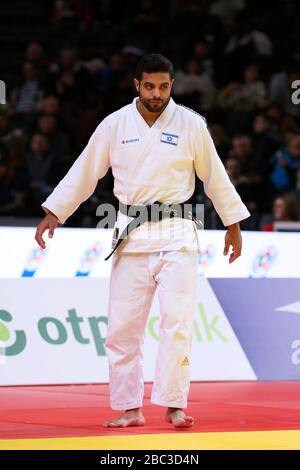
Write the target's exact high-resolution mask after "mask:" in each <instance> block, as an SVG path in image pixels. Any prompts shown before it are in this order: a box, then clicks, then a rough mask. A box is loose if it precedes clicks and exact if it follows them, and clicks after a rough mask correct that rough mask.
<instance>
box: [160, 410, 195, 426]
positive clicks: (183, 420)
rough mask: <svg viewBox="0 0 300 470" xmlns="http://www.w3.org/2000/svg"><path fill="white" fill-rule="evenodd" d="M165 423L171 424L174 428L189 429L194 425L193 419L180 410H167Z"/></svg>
mask: <svg viewBox="0 0 300 470" xmlns="http://www.w3.org/2000/svg"><path fill="white" fill-rule="evenodd" d="M166 421H167V423H172V424H173V426H174V427H175V428H191V427H192V426H193V424H194V418H193V417H192V416H187V415H186V414H185V412H184V411H183V410H182V409H181V408H168V409H167V412H166Z"/></svg>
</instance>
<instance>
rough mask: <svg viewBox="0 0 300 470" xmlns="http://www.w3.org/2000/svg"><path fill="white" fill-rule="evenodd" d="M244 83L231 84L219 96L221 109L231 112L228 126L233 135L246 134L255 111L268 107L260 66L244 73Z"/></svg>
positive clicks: (255, 66)
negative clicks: (237, 131)
mask: <svg viewBox="0 0 300 470" xmlns="http://www.w3.org/2000/svg"><path fill="white" fill-rule="evenodd" d="M243 76H244V80H243V83H238V82H231V83H229V85H227V86H226V87H225V88H223V89H222V90H221V92H220V94H219V96H218V102H219V105H220V107H221V108H223V109H224V110H229V111H230V112H229V113H228V114H227V116H226V126H227V128H229V129H230V133H231V134H233V133H234V132H236V130H239V131H240V132H245V131H247V130H248V128H249V127H250V123H251V119H252V115H253V111H254V110H257V109H260V108H262V107H263V106H265V105H266V103H267V102H266V88H265V84H264V82H263V81H262V80H261V79H260V74H259V68H258V65H257V64H255V63H253V64H250V65H248V66H247V67H245V69H244V71H243Z"/></svg>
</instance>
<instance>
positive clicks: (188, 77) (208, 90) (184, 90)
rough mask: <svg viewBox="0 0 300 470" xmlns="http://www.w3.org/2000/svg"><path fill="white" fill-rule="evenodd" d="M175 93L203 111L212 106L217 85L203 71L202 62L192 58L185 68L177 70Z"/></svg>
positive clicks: (177, 96)
mask: <svg viewBox="0 0 300 470" xmlns="http://www.w3.org/2000/svg"><path fill="white" fill-rule="evenodd" d="M172 91H173V95H174V96H175V97H176V98H178V100H179V102H180V103H182V104H184V105H186V106H190V107H191V108H192V107H193V106H194V107H196V108H197V109H200V110H201V111H207V110H209V109H211V108H212V106H213V104H214V98H215V87H214V84H213V81H212V80H211V78H210V76H209V75H208V74H207V73H204V72H202V70H201V63H199V62H198V60H196V59H194V58H191V59H189V60H188V61H187V62H186V65H185V70H184V71H183V70H177V71H176V72H175V81H174V85H173V89H172Z"/></svg>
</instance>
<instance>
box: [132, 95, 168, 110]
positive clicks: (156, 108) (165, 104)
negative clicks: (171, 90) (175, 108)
mask: <svg viewBox="0 0 300 470" xmlns="http://www.w3.org/2000/svg"><path fill="white" fill-rule="evenodd" d="M139 99H140V102H141V103H142V104H143V105H144V106H145V108H146V109H147V111H149V112H150V113H161V112H162V111H163V110H164V109H165V107H166V106H167V105H168V103H169V101H170V98H169V99H168V100H167V101H166V102H162V103H161V105H160V106H157V107H154V106H151V104H150V101H151V100H145V99H142V98H141V95H140V94H139Z"/></svg>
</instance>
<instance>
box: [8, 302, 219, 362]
mask: <svg viewBox="0 0 300 470" xmlns="http://www.w3.org/2000/svg"><path fill="white" fill-rule="evenodd" d="M12 321H13V317H12V315H11V314H10V313H9V312H8V311H6V310H0V357H1V356H2V357H3V356H16V355H17V354H20V353H22V351H24V349H25V347H26V344H27V339H28V337H27V336H29V334H30V333H29V331H28V332H26V333H25V331H23V330H15V329H13V328H12ZM107 322H108V320H107V317H104V316H97V317H85V318H83V317H81V316H79V315H78V314H77V312H76V309H75V308H71V309H69V310H68V313H67V316H66V317H65V318H63V319H62V318H61V319H58V318H55V317H42V318H40V319H39V320H38V322H37V325H36V327H34V326H33V327H32V326H31V329H32V328H36V329H37V331H38V333H39V336H40V338H41V340H42V341H45V342H46V343H47V344H49V345H52V346H62V345H64V344H66V343H67V341H68V339H70V338H73V340H74V339H75V341H76V342H77V343H79V344H82V345H88V344H94V347H95V349H96V352H97V355H98V356H105V348H104V343H105V340H106V332H107ZM159 322H160V318H159V317H158V316H153V317H151V318H150V319H149V321H148V324H147V330H148V334H150V336H151V337H152V338H153V339H154V340H155V341H159ZM193 326H194V333H195V339H196V341H198V342H200V343H202V342H206V341H207V342H209V343H211V342H214V341H221V342H227V341H228V338H227V336H226V333H225V332H224V331H223V322H222V318H221V316H220V315H211V314H209V313H208V311H207V310H206V308H205V306H204V304H202V303H199V304H198V312H197V315H196V318H195V320H194V325H193ZM146 334H147V332H146V331H145V335H146ZM29 342H30V341H29Z"/></svg>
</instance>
